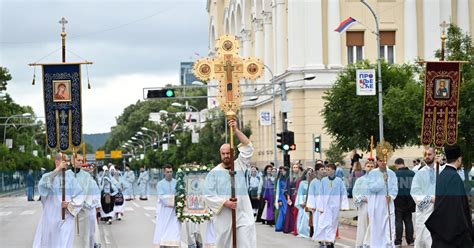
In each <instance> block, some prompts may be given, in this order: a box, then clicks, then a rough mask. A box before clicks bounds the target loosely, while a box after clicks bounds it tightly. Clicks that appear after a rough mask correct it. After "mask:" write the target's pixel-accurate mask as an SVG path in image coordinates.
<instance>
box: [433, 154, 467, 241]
mask: <svg viewBox="0 0 474 248" xmlns="http://www.w3.org/2000/svg"><path fill="white" fill-rule="evenodd" d="M444 152H445V153H446V159H447V162H448V163H447V164H446V167H445V168H444V170H443V172H441V173H440V174H439V175H438V178H437V181H436V189H435V195H436V198H435V202H434V209H433V213H431V215H430V217H428V219H427V220H426V222H425V225H426V228H428V230H429V231H430V233H431V237H432V239H433V244H432V246H431V247H443V248H450V247H453V248H454V247H463V248H464V247H465V248H468V247H473V241H472V240H473V239H474V232H473V230H472V217H471V209H470V207H469V200H468V199H467V195H466V190H465V188H464V183H463V181H462V179H461V177H460V176H459V174H458V173H457V170H459V168H461V166H462V154H461V148H460V147H459V146H458V145H452V146H448V145H446V146H445V147H444Z"/></svg>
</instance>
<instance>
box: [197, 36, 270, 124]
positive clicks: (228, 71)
mask: <svg viewBox="0 0 474 248" xmlns="http://www.w3.org/2000/svg"><path fill="white" fill-rule="evenodd" d="M239 49H240V45H239V41H238V40H237V39H236V38H235V37H234V36H232V35H223V36H221V37H220V38H219V39H218V40H217V42H216V50H217V56H216V57H213V58H203V59H199V60H197V61H196V63H194V68H193V70H194V74H195V75H196V77H197V78H198V79H200V80H202V81H209V80H211V79H214V80H217V81H219V87H218V90H219V95H218V98H217V100H218V101H219V105H220V107H221V109H222V111H224V113H225V114H226V115H232V114H233V115H235V113H237V111H238V110H239V108H240V103H241V101H242V95H241V92H240V83H239V81H240V79H241V78H244V79H249V80H255V79H257V78H259V77H260V76H261V75H262V73H263V63H262V62H261V61H260V60H259V59H257V58H254V57H248V58H242V57H240V56H239Z"/></svg>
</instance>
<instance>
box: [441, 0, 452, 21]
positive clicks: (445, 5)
mask: <svg viewBox="0 0 474 248" xmlns="http://www.w3.org/2000/svg"><path fill="white" fill-rule="evenodd" d="M452 13H453V12H452V11H451V0H441V1H439V16H440V18H441V19H440V20H441V22H443V21H446V23H451V16H452ZM438 25H439V23H438Z"/></svg>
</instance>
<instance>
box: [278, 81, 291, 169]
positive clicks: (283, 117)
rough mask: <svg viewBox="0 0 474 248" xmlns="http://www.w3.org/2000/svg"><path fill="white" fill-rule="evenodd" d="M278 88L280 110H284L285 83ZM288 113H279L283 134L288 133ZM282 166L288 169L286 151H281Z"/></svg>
mask: <svg viewBox="0 0 474 248" xmlns="http://www.w3.org/2000/svg"><path fill="white" fill-rule="evenodd" d="M280 88H281V104H282V106H280V109H282V110H283V109H285V108H284V106H283V104H286V100H287V98H286V81H285V80H283V81H281V83H280ZM287 117H288V113H287V112H283V111H282V112H281V122H282V123H281V127H282V132H283V134H285V133H287V132H288V121H287ZM283 165H284V166H285V167H288V168H290V154H289V153H288V150H285V149H283ZM290 171H291V170H290Z"/></svg>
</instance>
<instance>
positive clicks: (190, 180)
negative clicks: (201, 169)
mask: <svg viewBox="0 0 474 248" xmlns="http://www.w3.org/2000/svg"><path fill="white" fill-rule="evenodd" d="M206 175H207V173H188V174H187V175H186V176H185V177H184V181H185V182H186V204H185V208H184V213H185V214H190V215H201V214H208V211H209V210H208V208H207V207H206V202H205V200H204V186H205V181H206Z"/></svg>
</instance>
